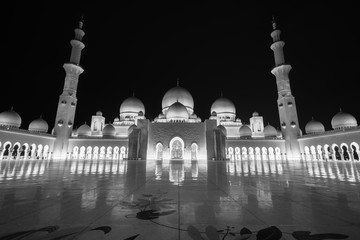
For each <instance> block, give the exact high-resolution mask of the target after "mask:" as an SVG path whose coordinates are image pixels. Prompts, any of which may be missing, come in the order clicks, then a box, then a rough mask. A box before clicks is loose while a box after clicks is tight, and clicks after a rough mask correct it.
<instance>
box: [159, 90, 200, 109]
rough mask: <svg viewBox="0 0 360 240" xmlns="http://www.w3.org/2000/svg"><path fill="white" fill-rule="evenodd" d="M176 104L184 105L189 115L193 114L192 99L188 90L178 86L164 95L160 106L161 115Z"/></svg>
mask: <svg viewBox="0 0 360 240" xmlns="http://www.w3.org/2000/svg"><path fill="white" fill-rule="evenodd" d="M176 102H179V103H181V104H182V105H184V106H185V107H186V109H187V110H188V112H189V113H190V114H192V113H193V111H194V99H193V97H192V96H191V94H190V93H189V91H188V90H186V89H185V88H183V87H180V86H175V87H173V88H171V89H169V90H168V91H167V92H166V93H165V95H164V97H163V99H162V104H161V106H162V111H163V113H165V111H166V110H167V109H168V108H169V107H170V106H171V105H173V104H174V103H176Z"/></svg>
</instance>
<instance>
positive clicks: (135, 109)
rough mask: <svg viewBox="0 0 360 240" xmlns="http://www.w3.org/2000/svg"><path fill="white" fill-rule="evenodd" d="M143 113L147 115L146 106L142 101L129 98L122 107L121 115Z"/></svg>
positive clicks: (133, 97)
mask: <svg viewBox="0 0 360 240" xmlns="http://www.w3.org/2000/svg"><path fill="white" fill-rule="evenodd" d="M140 111H141V112H142V113H143V115H144V114H145V107H144V104H143V103H142V101H141V100H140V99H138V98H137V97H135V96H132V97H128V98H127V99H125V100H124V101H123V102H122V103H121V105H120V114H127V113H130V114H136V115H137V114H139V112H140Z"/></svg>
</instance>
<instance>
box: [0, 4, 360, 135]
mask: <svg viewBox="0 0 360 240" xmlns="http://www.w3.org/2000/svg"><path fill="white" fill-rule="evenodd" d="M31 2H33V1H31ZM128 2H129V3H127V4H125V5H124V4H123V3H121V2H119V3H120V4H119V3H118V4H115V3H114V4H109V3H108V4H105V3H103V1H101V2H97V4H90V3H77V2H76V1H70V2H66V1H59V2H58V4H55V3H51V4H47V5H44V4H43V3H42V4H40V3H36V4H34V3H25V4H24V3H9V6H7V7H6V8H4V10H5V9H6V11H7V16H6V19H5V20H3V21H2V29H1V32H2V34H1V35H2V37H1V41H2V46H1V47H2V49H1V52H2V53H1V57H2V60H3V61H4V60H5V63H4V62H3V64H2V80H1V89H2V91H1V95H0V101H1V105H0V112H2V111H5V110H8V109H10V108H11V107H12V106H13V108H14V110H15V111H16V112H17V113H19V114H20V116H21V117H22V126H21V128H24V129H27V127H28V125H29V123H30V122H31V121H32V120H34V119H35V118H38V117H39V116H40V115H42V117H43V118H44V119H45V120H46V121H47V122H48V123H49V128H50V129H52V128H53V126H54V121H55V115H56V109H57V104H58V99H59V95H60V94H61V93H62V89H63V85H64V77H65V71H64V69H63V67H62V65H63V64H64V63H65V62H67V61H69V58H70V52H71V45H70V43H69V42H70V40H71V39H73V37H74V28H75V27H76V26H77V24H78V23H77V22H78V20H79V19H80V16H81V15H82V14H83V15H84V28H83V29H84V31H85V36H84V38H83V42H84V44H85V49H84V50H83V51H82V58H81V66H82V67H83V68H84V70H85V71H84V73H83V74H81V75H80V80H79V85H78V92H77V98H78V106H77V112H76V118H75V126H77V127H79V126H80V125H82V124H83V123H85V122H86V123H87V124H90V122H91V116H92V115H94V114H95V113H96V111H98V110H101V111H102V112H103V115H104V116H105V117H106V123H108V122H112V121H113V120H114V118H115V117H118V115H119V107H120V105H121V103H122V101H123V100H124V99H125V98H127V97H129V96H132V94H133V92H135V96H136V97H138V98H139V99H141V100H142V101H143V103H144V105H145V116H146V117H147V118H149V119H150V120H153V119H154V118H155V117H157V116H158V114H159V113H160V112H161V100H162V97H163V95H164V94H165V92H166V91H167V90H168V89H170V88H171V87H174V86H175V85H176V81H177V79H179V82H180V86H182V87H184V88H186V89H187V90H188V91H189V92H190V93H191V94H192V96H193V98H194V112H195V113H196V114H197V115H198V116H199V117H200V118H201V119H202V120H205V119H207V118H209V116H210V107H211V104H212V103H213V102H214V101H215V100H216V99H217V98H218V97H220V95H221V92H222V93H223V96H224V97H227V98H229V99H230V100H232V101H233V102H234V104H235V106H236V115H237V117H238V118H240V119H241V120H242V122H243V123H249V118H250V117H251V115H252V113H253V112H254V111H257V112H258V113H259V114H260V115H261V116H263V117H264V123H265V125H267V123H270V124H271V125H273V126H275V127H279V117H278V110H277V103H276V100H277V88H276V83H275V76H273V75H272V74H271V72H270V71H271V69H272V68H273V66H274V57H273V52H272V50H271V49H270V45H271V43H272V39H271V37H270V33H271V31H272V26H271V19H272V16H273V15H274V16H275V18H276V20H277V23H278V28H279V29H280V30H281V31H282V35H281V37H282V40H284V41H285V47H284V52H285V59H286V62H288V63H289V64H291V65H292V68H293V69H292V70H291V72H290V75H289V76H290V83H291V88H292V93H293V95H294V96H295V100H296V104H297V111H298V116H299V122H300V128H301V129H302V130H303V131H304V128H305V124H306V123H307V122H308V121H309V120H310V119H311V118H312V117H314V119H316V120H319V121H321V122H322V123H323V124H324V125H325V128H326V130H330V129H331V124H330V122H331V118H332V117H333V116H334V115H335V114H336V113H337V112H339V109H340V108H341V109H342V111H343V112H348V113H351V114H352V115H354V116H355V118H356V119H357V120H358V122H360V111H359V96H360V94H359V90H360V88H359V86H358V83H359V80H360V73H359V69H360V38H359V35H360V34H359V31H360V27H359V25H360V21H359V14H358V12H357V11H356V9H357V8H356V7H355V6H352V5H345V3H341V4H342V5H338V4H337V5H334V6H332V5H319V6H316V5H296V4H293V5H291V4H284V3H282V4H278V5H277V4H276V3H274V2H273V3H271V4H269V3H268V4H260V3H253V4H251V3H247V4H240V2H241V1H232V2H230V3H226V4H224V3H220V2H219V1H217V2H214V4H209V3H204V4H188V5H185V4H182V3H181V2H179V3H178V5H176V4H174V3H173V1H171V2H172V4H171V5H167V4H163V3H162V4H160V3H157V4H154V3H153V1H151V4H149V3H147V4H143V3H141V2H139V1H128ZM269 2H270V1H269ZM215 3H216V4H215Z"/></svg>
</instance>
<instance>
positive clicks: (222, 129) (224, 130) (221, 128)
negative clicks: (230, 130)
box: [217, 125, 227, 136]
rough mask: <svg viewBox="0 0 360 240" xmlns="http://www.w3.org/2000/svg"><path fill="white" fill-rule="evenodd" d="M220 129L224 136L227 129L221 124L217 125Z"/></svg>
mask: <svg viewBox="0 0 360 240" xmlns="http://www.w3.org/2000/svg"><path fill="white" fill-rule="evenodd" d="M217 128H218V129H219V130H220V131H222V133H223V134H224V135H225V136H226V135H227V131H226V128H225V127H224V126H223V125H219V126H218V127H217Z"/></svg>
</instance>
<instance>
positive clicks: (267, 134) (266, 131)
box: [264, 124, 278, 137]
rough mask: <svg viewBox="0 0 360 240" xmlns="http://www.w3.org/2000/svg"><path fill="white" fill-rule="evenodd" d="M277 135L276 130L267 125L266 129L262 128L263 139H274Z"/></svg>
mask: <svg viewBox="0 0 360 240" xmlns="http://www.w3.org/2000/svg"><path fill="white" fill-rule="evenodd" d="M277 135H278V132H277V130H276V128H274V127H273V126H271V125H270V124H268V125H267V126H266V127H264V136H265V137H276V136H277Z"/></svg>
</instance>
